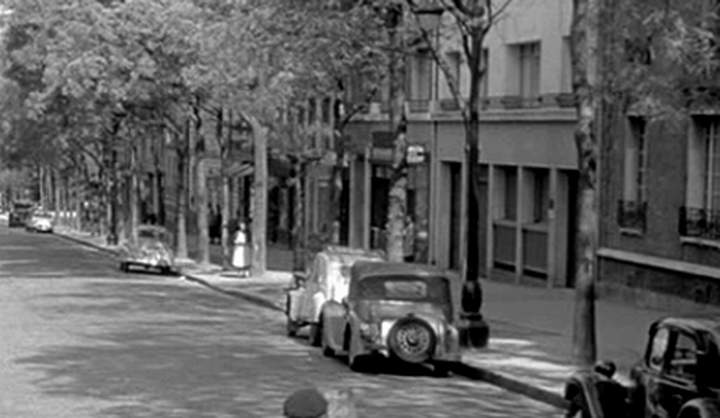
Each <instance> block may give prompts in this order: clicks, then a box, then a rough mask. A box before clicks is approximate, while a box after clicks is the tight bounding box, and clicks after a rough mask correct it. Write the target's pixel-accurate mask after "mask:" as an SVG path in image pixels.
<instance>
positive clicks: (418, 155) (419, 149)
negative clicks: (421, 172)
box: [407, 145, 425, 164]
mask: <svg viewBox="0 0 720 418" xmlns="http://www.w3.org/2000/svg"><path fill="white" fill-rule="evenodd" d="M407 162H408V164H422V163H424V162H425V147H423V146H422V145H408V147H407Z"/></svg>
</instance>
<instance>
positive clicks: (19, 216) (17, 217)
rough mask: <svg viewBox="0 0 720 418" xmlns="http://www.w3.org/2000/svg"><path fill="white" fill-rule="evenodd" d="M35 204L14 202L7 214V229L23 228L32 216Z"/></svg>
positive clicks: (20, 201) (27, 201)
mask: <svg viewBox="0 0 720 418" xmlns="http://www.w3.org/2000/svg"><path fill="white" fill-rule="evenodd" d="M34 208H35V203H34V202H31V201H29V200H16V201H14V202H13V203H12V208H11V209H10V213H9V214H8V227H10V228H14V227H23V226H25V224H26V223H27V221H28V219H30V216H31V215H32V211H33V209H34Z"/></svg>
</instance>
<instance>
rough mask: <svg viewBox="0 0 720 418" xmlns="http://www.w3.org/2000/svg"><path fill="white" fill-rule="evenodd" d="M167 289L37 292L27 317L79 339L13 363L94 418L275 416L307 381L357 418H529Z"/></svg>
mask: <svg viewBox="0 0 720 418" xmlns="http://www.w3.org/2000/svg"><path fill="white" fill-rule="evenodd" d="M176 283H177V284H176V285H174V284H173V282H172V281H171V280H166V281H162V282H158V281H154V280H151V279H146V280H144V281H142V280H138V281H136V282H132V283H129V282H123V281H119V280H118V281H108V280H96V281H88V282H87V283H85V284H83V285H81V286H80V285H79V286H74V287H72V288H71V289H69V290H68V291H67V292H54V293H52V294H51V295H48V296H39V297H38V298H37V299H36V300H35V301H34V303H35V304H37V305H38V306H40V307H38V309H41V310H42V311H43V314H44V315H47V317H49V318H57V319H56V320H57V321H61V325H62V326H71V324H76V325H77V329H76V330H75V331H76V333H77V334H78V337H77V338H76V339H75V340H73V341H72V342H73V343H72V344H70V343H66V344H62V345H60V344H58V345H45V346H42V347H38V349H37V350H36V352H34V353H29V354H28V355H27V356H25V357H23V358H21V359H19V360H17V363H19V364H21V365H23V366H24V367H27V368H31V369H32V370H34V371H36V372H39V373H40V374H41V376H42V377H41V378H39V379H38V380H36V381H35V382H34V383H35V385H36V386H37V387H38V388H40V389H41V390H42V391H43V392H44V393H45V394H47V395H50V396H53V397H60V398H68V399H82V400H85V401H89V402H94V403H95V404H96V405H98V406H97V407H98V408H99V411H98V413H97V415H95V416H103V417H111V418H112V417H137V418H151V417H152V418H158V417H198V418H205V417H208V418H210V417H213V418H214V417H263V418H266V417H275V416H280V412H281V405H282V402H283V400H284V399H285V397H286V396H287V395H288V394H290V393H291V392H293V391H294V390H295V389H297V388H299V387H304V386H308V385H315V386H320V387H321V388H322V389H333V388H351V389H352V391H353V392H354V393H355V394H356V396H355V397H356V398H357V399H358V409H359V410H360V411H364V412H361V415H360V416H386V417H405V416H407V417H417V416H418V414H417V411H418V408H422V410H423V411H425V410H426V411H427V413H423V414H422V415H421V416H425V417H458V416H460V417H462V416H477V414H473V415H470V414H464V413H459V412H457V410H456V408H459V407H463V408H464V410H466V411H467V410H474V411H482V412H481V413H480V415H482V416H485V417H510V416H513V417H514V416H528V417H530V416H533V417H534V416H537V414H536V413H535V412H532V411H531V413H528V414H527V415H522V414H518V412H517V410H518V408H517V407H518V401H517V397H515V396H508V395H507V394H505V393H504V392H502V391H500V390H498V389H494V388H485V387H483V388H482V390H480V388H479V387H478V385H477V383H474V382H466V381H461V380H459V379H457V380H455V379H436V378H430V377H428V376H427V374H423V373H420V372H418V371H417V370H414V371H413V370H410V369H407V368H401V369H395V370H393V369H392V368H391V369H389V371H388V372H385V371H384V372H383V373H382V374H380V375H367V374H360V373H352V372H349V371H347V369H346V367H347V366H344V365H343V366H342V367H340V365H338V364H337V363H336V362H330V361H327V360H326V359H325V358H323V357H322V355H321V354H320V352H319V350H318V349H315V348H311V347H308V346H307V345H306V344H303V343H300V342H298V341H296V340H293V339H289V338H287V337H286V336H285V335H284V326H283V321H282V314H281V313H279V312H273V311H270V310H265V309H258V308H257V307H254V306H251V305H249V304H248V303H247V302H244V301H241V300H238V299H235V298H232V297H228V296H224V295H220V294H216V293H212V292H208V291H207V290H205V289H202V288H195V287H190V286H188V285H187V284H181V282H180V281H178V282H176ZM41 301H42V303H41ZM59 323H60V322H59ZM475 391H479V393H483V394H488V393H491V394H492V396H480V395H476V394H475ZM527 402H528V408H529V411H530V408H531V407H533V408H536V407H537V405H536V404H535V403H533V402H532V401H529V400H527ZM410 406H411V407H412V408H409V407H410ZM413 408H414V409H413ZM413 411H414V412H413Z"/></svg>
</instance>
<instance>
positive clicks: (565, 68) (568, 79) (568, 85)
mask: <svg viewBox="0 0 720 418" xmlns="http://www.w3.org/2000/svg"><path fill="white" fill-rule="evenodd" d="M571 48H572V44H571V43H570V37H569V36H564V37H563V39H562V68H561V69H560V71H561V73H560V92H561V93H572V55H571V52H572V51H571Z"/></svg>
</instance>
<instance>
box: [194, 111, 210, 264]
mask: <svg viewBox="0 0 720 418" xmlns="http://www.w3.org/2000/svg"><path fill="white" fill-rule="evenodd" d="M194 112H195V138H196V140H198V141H202V117H201V115H200V109H199V108H198V107H195V108H194ZM197 165H198V167H197V170H196V171H197V173H196V176H197V202H196V204H197V228H198V231H197V234H198V248H199V250H200V263H201V264H210V235H209V232H210V231H209V230H208V228H209V223H208V216H209V213H208V194H207V177H206V174H207V169H206V167H205V166H204V165H202V166H201V164H200V161H198V164H197Z"/></svg>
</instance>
